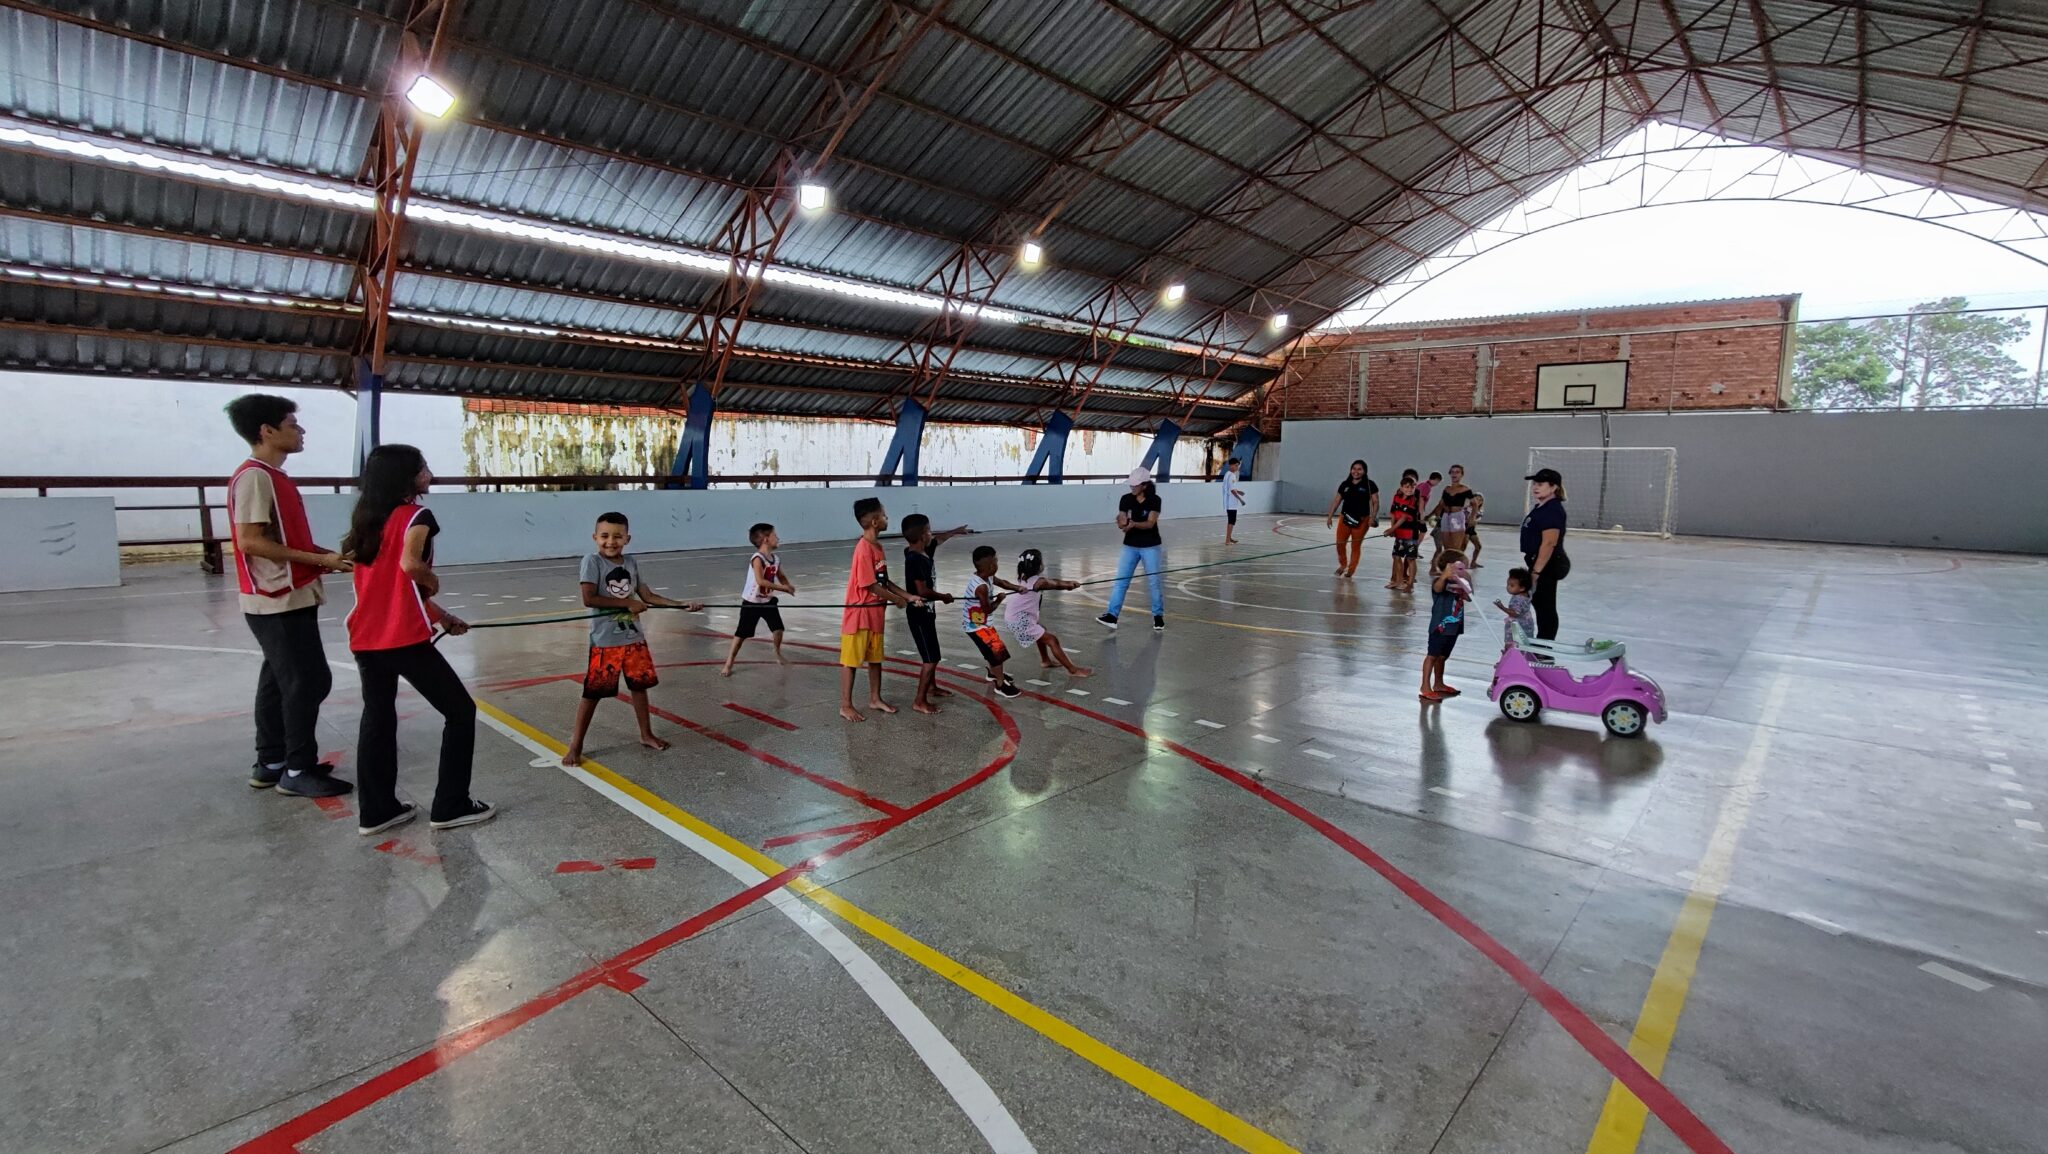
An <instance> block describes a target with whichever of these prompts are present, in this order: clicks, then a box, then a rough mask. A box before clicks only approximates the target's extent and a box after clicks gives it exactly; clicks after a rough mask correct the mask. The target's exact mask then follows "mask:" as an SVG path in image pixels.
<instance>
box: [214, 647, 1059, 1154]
mask: <svg viewBox="0 0 2048 1154" xmlns="http://www.w3.org/2000/svg"><path fill="white" fill-rule="evenodd" d="M721 636H722V635H721ZM821 648H822V647H821ZM677 664H682V665H719V664H723V663H722V662H718V661H692V662H678V663H677ZM793 664H797V665H816V666H824V667H827V668H837V667H838V663H837V662H831V661H799V662H794V663H793ZM889 672H891V673H894V674H896V675H897V676H899V677H916V676H917V674H915V673H912V672H907V671H905V670H900V669H891V670H890V671H889ZM570 676H572V677H573V676H576V675H573V674H572V675H570ZM541 680H543V681H552V680H562V678H543V679H541ZM535 684H538V682H535ZM963 696H966V697H971V698H973V699H974V700H976V701H979V702H981V704H982V705H983V706H984V707H985V708H986V709H987V710H988V711H989V713H990V714H991V715H992V716H994V717H995V719H996V721H997V723H998V724H1000V725H1001V726H1002V729H1003V748H1002V749H1001V751H1000V752H998V753H997V754H996V756H994V757H992V758H990V759H989V760H988V761H987V762H986V763H984V764H983V765H982V766H981V768H980V769H977V770H975V771H974V772H973V773H970V774H968V775H967V776H966V777H963V778H961V779H960V780H959V781H957V782H955V783H953V784H952V785H950V786H948V787H946V788H945V789H943V790H940V791H939V792H938V793H935V794H933V795H931V796H930V797H928V798H926V799H924V800H923V801H921V802H918V803H917V804H916V805H914V806H912V807H910V808H909V809H906V810H900V811H898V812H897V813H896V814H894V815H892V816H890V817H886V818H881V819H877V820H876V821H875V822H874V826H875V829H874V831H873V832H871V833H859V834H855V835H854V836H852V837H849V838H847V839H846V840H845V841H842V842H839V843H838V844H836V845H833V846H832V847H830V848H829V849H826V850H823V851H822V852H819V853H817V854H813V855H812V856H810V857H807V858H805V859H804V860H802V861H800V862H798V863H796V864H795V865H792V866H790V867H788V868H787V869H784V870H783V871H782V872H780V873H778V874H776V875H775V876H774V877H770V878H763V879H762V880H761V881H759V882H757V883H755V884H753V885H751V886H748V887H747V888H746V889H744V890H741V891H740V892H739V893H736V894H734V895H732V896H731V897H729V898H727V899H725V900H724V901H722V902H720V903H718V904H717V905H715V906H712V907H711V908H710V909H707V910H705V911H703V912H702V913H699V914H697V915H695V916H694V917H691V918H688V919H686V920H684V921H681V922H678V923H676V924H675V925H673V926H670V927H669V928H668V929H666V930H663V931H662V932H661V933H658V934H656V935H654V936H653V937H651V938H648V939H647V940H646V941H643V942H641V943H640V944H638V945H635V946H632V947H630V948H628V949H626V950H624V951H623V952H621V953H619V954H616V955H614V956H613V957H611V958H608V959H606V960H605V961H603V962H600V963H598V964H597V965H595V966H592V967H591V968H590V969H588V970H585V971H583V972H582V973H580V974H577V975H576V976H575V977H572V978H570V979H568V980H567V981H564V982H562V983H560V984H558V985H556V986H554V987H553V988H551V989H549V990H548V991H547V992H545V993H543V994H541V995H539V996H537V997H535V998H532V999H530V1000H528V1001H526V1002H523V1003H521V1004H520V1005H518V1006H514V1007H513V1008H512V1009H510V1010H506V1011H504V1012H503V1013H500V1014H496V1015H493V1016H492V1017H489V1018H485V1019H484V1020H483V1021H481V1022H477V1023H476V1024H474V1025H471V1026H466V1027H464V1028H463V1029H461V1030H458V1031H456V1032H455V1033H453V1034H450V1035H448V1036H447V1037H445V1038H442V1039H440V1040H439V1041H437V1042H435V1044H434V1047H433V1048H432V1049H430V1050H427V1051H425V1052H423V1053H421V1054H419V1055H417V1056H415V1057H413V1058H410V1059H407V1060H406V1061H404V1062H401V1063H399V1064H398V1065H396V1066H393V1067H392V1068H390V1069H388V1070H385V1071H384V1072H383V1073H381V1074H377V1075H375V1076H374V1077H371V1078H370V1079H369V1080H367V1081H365V1082H362V1083H359V1084H358V1085H356V1086H354V1087H352V1088H350V1089H348V1090H345V1091H343V1092H342V1093H340V1094H338V1095H336V1096H335V1097H333V1098H330V1099H328V1100H327V1101H325V1102H322V1103H321V1104H319V1105H318V1106H315V1107H313V1108H312V1109H310V1110H308V1111H306V1112H305V1113H303V1114H300V1115H298V1116H297V1117H294V1118H290V1119H287V1120H286V1121H284V1122H282V1123H280V1124H278V1125H277V1126H275V1127H273V1128H271V1129H270V1130H267V1131H265V1132H264V1133H262V1134H259V1135H257V1136H256V1137H254V1138H251V1139H250V1140H249V1141H247V1142H244V1143H242V1144H241V1145H240V1146H236V1147H235V1148H234V1149H232V1150H230V1151H228V1154H299V1152H298V1144H299V1143H300V1142H304V1141H306V1140H307V1139H309V1138H312V1137H313V1136H315V1135H317V1134H320V1133H322V1132H323V1131H325V1130H327V1129H329V1128H331V1127H333V1126H335V1125H337V1124H339V1123H341V1122H343V1121H345V1120H346V1119H348V1118H350V1117H353V1116H354V1115H356V1114H359V1113H361V1112H362V1111H364V1110H366V1109H368V1108H369V1107H371V1106H374V1105H376V1104H377V1103H378V1102H381V1101H383V1100H384V1099H386V1098H389V1097H390V1096H391V1095H393V1094H396V1093H398V1092H399V1091H400V1090H403V1089H405V1088H406V1087H408V1086H410V1085H412V1084H413V1083H415V1082H418V1081H420V1080H421V1079H423V1078H425V1077H427V1076H428V1075H430V1074H433V1073H434V1072H436V1071H438V1070H440V1069H441V1068H443V1067H444V1066H447V1065H449V1064H450V1063H452V1062H454V1061H455V1060H457V1059H459V1058H461V1057H463V1056H464V1055H467V1054H470V1053H473V1052H475V1051H476V1050H477V1049H479V1048H481V1047H483V1046H485V1045H487V1044H489V1043H491V1042H494V1041H496V1040H497V1039H499V1038H502V1037H504V1036H505V1035H506V1034H509V1033H511V1032H512V1031H514V1030H516V1029H518V1028H519V1027H521V1026H523V1025H525V1024H526V1023H528V1022H531V1021H533V1020H534V1019H535V1018H538V1017H540V1016H541V1015H542V1014H545V1013H547V1012H548V1011H549V1010H552V1009H554V1008H556V1007H557V1006H560V1005H562V1004H563V1003H565V1002H567V1001H569V1000H570V999H572V998H574V997H576V996H577V995H579V994H583V993H587V992H588V991H590V990H592V989H595V988H596V987H598V986H606V987H609V988H611V989H615V990H619V991H622V992H626V993H631V992H632V991H633V990H636V989H638V988H639V987H641V986H643V985H645V984H646V981H647V979H646V978H644V977H642V976H640V975H639V974H636V973H633V972H632V969H633V967H634V966H637V965H639V964H640V963H642V962H645V961H647V960H648V959H650V958H652V957H654V956H655V955H657V954H659V953H661V952H662V951H664V950H666V949H668V948H669V947H671V946H674V945H676V944H677V943H680V942H683V941H687V940H688V939H689V938H691V937H694V936H695V935H697V934H699V933H702V932H703V931H704V930H706V929H708V928H710V927H711V926H714V925H716V924H718V923H719V922H720V921H723V920H724V919H725V918H727V917H730V916H731V915H732V914H734V913H737V912H738V911H740V910H742V909H745V908H746V907H747V906H749V905H752V904H753V903H754V902H755V901H758V900H759V899H761V898H762V897H765V896H766V895H768V894H770V893H773V892H774V891H775V890H777V889H780V888H782V887H783V886H786V885H788V884H789V883H790V882H792V881H794V880H795V879H796V878H798V877H799V876H802V875H803V874H807V873H810V872H811V871H813V870H815V869H817V868H818V867H819V866H821V865H824V864H825V863H826V862H829V861H831V860H832V859H833V858H836V857H839V856H840V855H842V854H845V853H848V852H850V851H852V850H855V849H858V848H859V847H861V846H863V845H866V844H867V843H868V842H870V841H873V840H874V839H875V838H877V837H879V836H881V835H882V834H884V833H887V832H888V831H890V830H893V829H895V828H896V827H897V826H900V825H902V824H904V823H905V822H908V821H909V820H910V819H911V818H913V817H915V816H917V815H918V814H922V813H927V812H929V811H930V810H931V809H932V808H933V807H934V806H936V805H939V804H942V803H943V802H945V801H948V800H951V799H952V798H955V797H958V796H959V795H960V794H961V793H963V792H965V791H967V790H969V789H972V788H973V787H975V786H977V785H979V784H981V783H982V782H984V781H987V780H988V779H989V778H991V777H993V776H995V775H996V774H997V773H1000V772H1001V771H1002V770H1003V769H1004V767H1006V766H1008V765H1009V764H1010V763H1011V762H1012V761H1013V760H1015V759H1016V756H1017V746H1018V743H1019V742H1020V741H1021V740H1022V739H1023V734H1022V731H1021V730H1019V729H1018V728H1017V722H1016V720H1015V719H1013V718H1012V717H1011V716H1010V715H1009V713H1008V711H1006V710H1004V709H1003V707H1002V706H1001V705H998V704H997V703H996V702H995V701H994V700H992V699H991V698H989V697H988V696H987V695H986V694H977V693H967V694H964V695H963ZM627 860H635V861H637V860H640V859H627ZM620 864H621V865H624V862H623V861H622V862H621V863H620ZM628 868H630V867H628Z"/></svg>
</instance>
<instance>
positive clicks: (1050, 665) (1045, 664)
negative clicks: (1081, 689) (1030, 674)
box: [1038, 661, 1060, 669]
mask: <svg viewBox="0 0 2048 1154" xmlns="http://www.w3.org/2000/svg"><path fill="white" fill-rule="evenodd" d="M1059 664H1060V663H1059V662H1057V661H1041V662H1039V663H1038V667H1039V668H1040V669H1058V668H1059Z"/></svg>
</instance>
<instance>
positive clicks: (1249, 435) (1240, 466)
mask: <svg viewBox="0 0 2048 1154" xmlns="http://www.w3.org/2000/svg"><path fill="white" fill-rule="evenodd" d="M1263 440H1265V437H1264V436H1262V435H1261V434H1260V433H1259V431H1258V430H1257V429H1255V428H1253V427H1252V426H1250V425H1246V426H1245V427H1244V428H1242V429H1239V430H1238V431H1237V441H1236V442H1235V443H1234V444H1232V445H1231V446H1230V455H1231V456H1233V457H1236V458H1237V475H1238V478H1239V479H1240V480H1245V481H1249V480H1251V479H1252V461H1253V460H1255V459H1256V458H1257V457H1258V455H1259V443H1260V442H1261V441H1263ZM1226 467H1227V466H1226Z"/></svg>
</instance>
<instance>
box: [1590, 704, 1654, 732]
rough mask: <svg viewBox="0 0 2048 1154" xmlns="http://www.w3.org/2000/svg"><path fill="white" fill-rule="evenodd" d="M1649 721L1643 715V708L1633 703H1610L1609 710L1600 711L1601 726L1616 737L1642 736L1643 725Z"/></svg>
mask: <svg viewBox="0 0 2048 1154" xmlns="http://www.w3.org/2000/svg"><path fill="white" fill-rule="evenodd" d="M1648 720H1649V718H1647V717H1645V716H1644V715H1643V707H1642V706H1640V705H1637V704H1636V703H1635V702H1633V701H1614V702H1609V703H1608V706H1607V708H1606V709H1603V710H1601V711H1600V724H1602V725H1605V726H1606V727H1607V732H1609V733H1611V734H1613V735H1614V736H1616V737H1640V736H1642V732H1643V724H1644V723H1645V722H1647V721H1648Z"/></svg>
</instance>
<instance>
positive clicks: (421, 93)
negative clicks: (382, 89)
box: [405, 72, 455, 120]
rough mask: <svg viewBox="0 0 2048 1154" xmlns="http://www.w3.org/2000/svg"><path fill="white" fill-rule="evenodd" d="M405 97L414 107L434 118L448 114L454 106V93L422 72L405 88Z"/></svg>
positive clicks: (437, 118)
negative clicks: (410, 85)
mask: <svg viewBox="0 0 2048 1154" xmlns="http://www.w3.org/2000/svg"><path fill="white" fill-rule="evenodd" d="M405 98H406V100H407V101H409V102H410V103H411V104H412V106H413V107H414V108H417V109H419V110H420V111H421V112H424V113H426V114H427V115H428V116H431V117H433V118H434V119H436V120H439V119H440V118H442V117H444V116H446V115H448V110H449V109H451V108H453V107H455V94H454V93H453V92H450V91H448V90H447V89H446V88H443V87H441V82H440V81H438V80H435V79H434V78H433V77H431V76H428V75H427V74H426V73H424V72H422V73H421V74H420V75H419V78H418V79H416V80H414V81H413V82H412V87H410V88H407V89H406V90H405Z"/></svg>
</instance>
